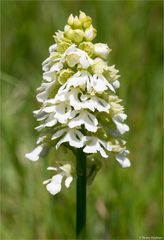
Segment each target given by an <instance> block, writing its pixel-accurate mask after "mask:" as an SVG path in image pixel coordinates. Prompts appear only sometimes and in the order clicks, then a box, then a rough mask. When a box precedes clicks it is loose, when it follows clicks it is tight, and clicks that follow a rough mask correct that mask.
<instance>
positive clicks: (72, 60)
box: [66, 53, 80, 67]
mask: <svg viewBox="0 0 164 240" xmlns="http://www.w3.org/2000/svg"><path fill="white" fill-rule="evenodd" d="M79 58H80V57H79V56H78V55H76V54H73V53H72V54H70V55H69V56H66V63H67V64H68V66H69V67H74V66H75V65H76V64H77V63H78V62H79Z"/></svg>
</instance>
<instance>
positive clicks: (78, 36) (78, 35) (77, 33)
mask: <svg viewBox="0 0 164 240" xmlns="http://www.w3.org/2000/svg"><path fill="white" fill-rule="evenodd" d="M73 31H74V36H73V40H74V42H75V43H76V44H79V43H81V42H82V41H83V38H84V32H83V30H80V29H76V30H73Z"/></svg>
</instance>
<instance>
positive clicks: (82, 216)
mask: <svg viewBox="0 0 164 240" xmlns="http://www.w3.org/2000/svg"><path fill="white" fill-rule="evenodd" d="M76 172H77V190H76V238H77V239H85V234H86V155H85V153H84V152H83V150H82V149H79V150H78V152H77V155H76Z"/></svg>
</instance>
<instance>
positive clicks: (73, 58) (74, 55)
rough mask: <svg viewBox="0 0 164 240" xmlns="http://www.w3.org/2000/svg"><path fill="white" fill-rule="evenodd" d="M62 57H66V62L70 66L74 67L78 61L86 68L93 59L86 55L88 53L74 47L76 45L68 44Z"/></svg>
mask: <svg viewBox="0 0 164 240" xmlns="http://www.w3.org/2000/svg"><path fill="white" fill-rule="evenodd" d="M63 57H65V58H66V59H67V62H68V64H69V66H70V67H74V66H75V65H76V64H77V63H80V64H81V66H82V67H83V68H84V69H86V68H88V67H89V66H90V65H92V64H93V60H92V59H91V58H90V57H89V56H88V54H87V53H86V52H85V51H83V50H81V49H78V48H77V47H76V45H72V46H70V47H69V48H68V49H67V50H66V51H65V53H64V54H63Z"/></svg>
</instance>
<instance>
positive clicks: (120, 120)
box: [113, 113, 129, 134]
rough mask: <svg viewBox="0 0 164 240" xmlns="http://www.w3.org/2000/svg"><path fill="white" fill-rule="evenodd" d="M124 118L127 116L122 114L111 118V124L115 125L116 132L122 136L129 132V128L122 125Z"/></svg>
mask: <svg viewBox="0 0 164 240" xmlns="http://www.w3.org/2000/svg"><path fill="white" fill-rule="evenodd" d="M126 118H127V115H126V114H124V113H120V114H117V115H116V116H114V117H113V122H114V123H115V124H116V127H117V130H118V132H119V133H120V134H124V133H125V132H128V131H129V126H128V125H126V124H124V123H123V121H124V120H125V119H126Z"/></svg>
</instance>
